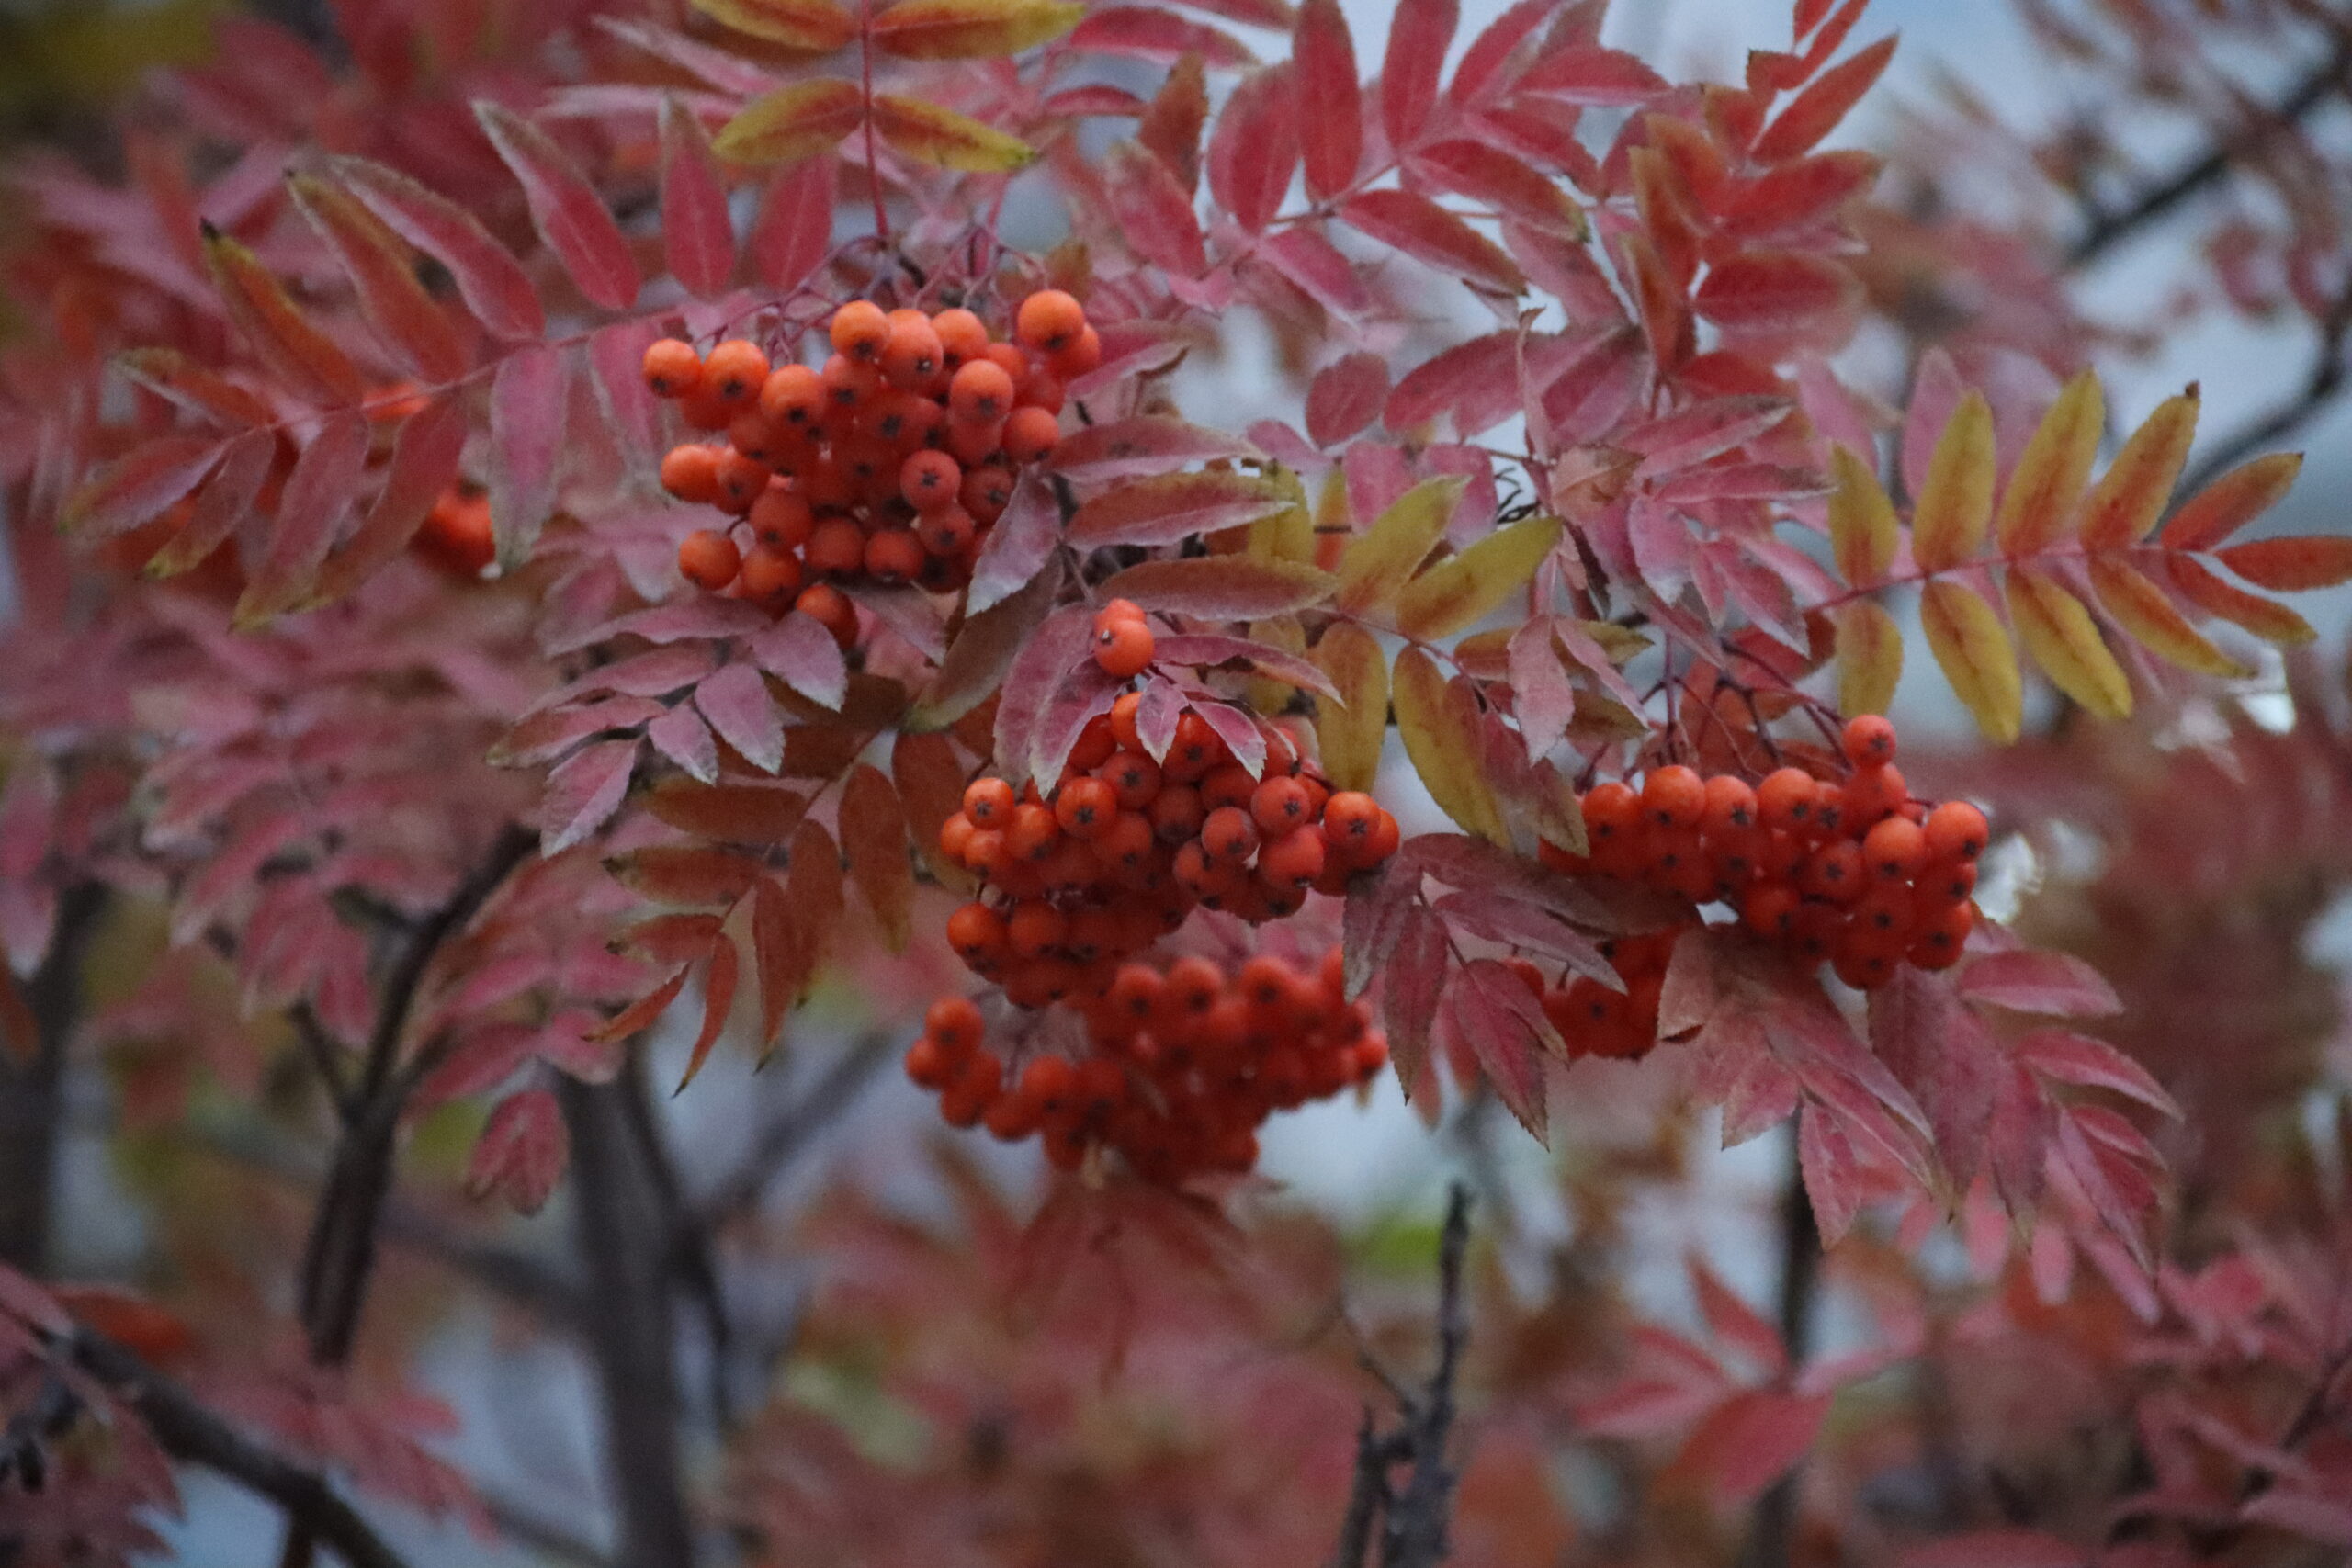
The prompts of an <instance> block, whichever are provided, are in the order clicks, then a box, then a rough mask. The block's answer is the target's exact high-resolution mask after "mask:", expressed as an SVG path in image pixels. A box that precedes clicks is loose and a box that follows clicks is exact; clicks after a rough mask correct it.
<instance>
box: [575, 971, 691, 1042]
mask: <svg viewBox="0 0 2352 1568" xmlns="http://www.w3.org/2000/svg"><path fill="white" fill-rule="evenodd" d="M686 974H687V971H686V970H684V969H680V970H679V971H678V972H677V973H676V974H674V975H673V976H670V977H669V978H668V979H667V980H664V981H662V984H661V985H659V986H657V987H654V988H653V989H652V990H651V991H650V992H648V993H647V994H646V995H644V996H642V997H639V998H638V999H637V1000H635V1001H633V1002H631V1003H629V1005H628V1007H626V1008H623V1009H622V1010H620V1011H619V1012H616V1013H615V1014H614V1015H613V1016H612V1017H611V1018H609V1019H607V1020H605V1023H604V1026H603V1027H602V1028H600V1029H598V1030H597V1031H596V1032H595V1034H594V1036H593V1038H594V1039H596V1040H626V1039H627V1038H628V1037H629V1036H630V1035H632V1034H635V1033H636V1032H638V1031H639V1030H640V1029H643V1028H645V1027H646V1026H647V1025H649V1024H650V1023H651V1022H652V1021H654V1020H655V1019H657V1018H660V1017H661V1016H662V1014H663V1013H665V1012H667V1011H669V1010H670V1004H671V1003H672V1002H674V1001H676V1000H677V999H678V993H679V992H680V991H683V990H684V989H685V988H686Z"/></svg>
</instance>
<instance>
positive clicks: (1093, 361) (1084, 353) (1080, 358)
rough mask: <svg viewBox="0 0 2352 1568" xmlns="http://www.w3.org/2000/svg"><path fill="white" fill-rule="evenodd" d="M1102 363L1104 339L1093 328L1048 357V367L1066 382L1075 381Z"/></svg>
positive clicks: (1089, 328)
mask: <svg viewBox="0 0 2352 1568" xmlns="http://www.w3.org/2000/svg"><path fill="white" fill-rule="evenodd" d="M1102 363H1103V337H1102V334H1101V333H1097V332H1096V331H1095V330H1094V329H1093V328H1092V327H1088V328H1087V329H1086V330H1085V331H1083V332H1081V333H1079V334H1078V339H1077V341H1076V342H1074V343H1071V344H1069V345H1068V346H1066V347H1064V348H1063V349H1061V350H1060V351H1059V352H1057V353H1056V354H1054V355H1050V356H1048V357H1047V359H1046V367H1047V368H1049V369H1050V370H1052V371H1053V373H1054V374H1055V375H1056V376H1057V377H1059V378H1061V379H1063V380H1065V381H1075V380H1077V379H1078V378H1080V376H1083V375H1085V374H1086V373H1087V372H1089V371H1091V370H1092V369H1094V368H1095V367H1098V366H1100V365H1101V364H1102Z"/></svg>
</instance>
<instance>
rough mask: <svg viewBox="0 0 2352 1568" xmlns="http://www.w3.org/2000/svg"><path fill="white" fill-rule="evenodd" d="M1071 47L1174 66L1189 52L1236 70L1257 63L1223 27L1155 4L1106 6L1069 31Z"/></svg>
mask: <svg viewBox="0 0 2352 1568" xmlns="http://www.w3.org/2000/svg"><path fill="white" fill-rule="evenodd" d="M1067 47H1069V48H1070V49H1073V50H1085V51H1090V52H1091V53H1095V54H1118V55H1125V56H1128V57H1130V58H1132V59H1136V60H1148V61H1151V62H1154V63H1156V64H1160V65H1172V64H1174V63H1175V62H1177V61H1179V60H1181V59H1182V58H1183V57H1184V56H1185V55H1187V54H1197V55H1199V56H1200V57H1201V60H1202V62H1203V63H1204V64H1207V65H1211V66H1214V67H1216V69H1218V70H1220V71H1232V70H1236V69H1238V68H1239V67H1241V66H1244V65H1255V64H1257V63H1258V59H1257V56H1255V55H1253V54H1251V53H1250V51H1249V50H1248V49H1247V48H1245V47H1244V46H1243V45H1242V42H1241V40H1240V39H1237V38H1235V37H1234V36H1233V35H1232V34H1231V33H1228V32H1227V31H1226V30H1225V29H1224V28H1213V27H1210V26H1209V25H1208V24H1207V23H1205V22H1196V21H1193V19H1192V18H1191V17H1181V16H1179V15H1177V14H1176V13H1175V12H1173V11H1164V10H1162V9H1160V8H1159V6H1098V7H1096V8H1094V9H1092V10H1091V11H1089V12H1087V14H1086V19H1085V20H1084V21H1082V22H1080V23H1079V24H1078V26H1077V27H1076V28H1073V29H1072V30H1071V32H1070V35H1069V40H1068V44H1067Z"/></svg>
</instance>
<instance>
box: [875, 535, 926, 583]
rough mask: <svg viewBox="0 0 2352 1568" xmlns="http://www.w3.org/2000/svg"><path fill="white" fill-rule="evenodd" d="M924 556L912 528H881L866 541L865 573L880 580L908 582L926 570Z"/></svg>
mask: <svg viewBox="0 0 2352 1568" xmlns="http://www.w3.org/2000/svg"><path fill="white" fill-rule="evenodd" d="M922 558H923V548H922V540H920V539H918V538H916V537H915V536H914V532H913V530H911V529H908V528H883V529H879V530H877V531H876V533H875V535H874V536H873V537H872V538H870V539H868V540H866V541H865V574H866V575H867V576H868V577H871V578H873V579H875V580H876V581H879V582H904V581H907V579H909V578H910V577H912V576H914V575H915V574H916V573H917V572H919V571H921V570H922Z"/></svg>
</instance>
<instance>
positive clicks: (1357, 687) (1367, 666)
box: [1313, 621, 1388, 791]
mask: <svg viewBox="0 0 2352 1568" xmlns="http://www.w3.org/2000/svg"><path fill="white" fill-rule="evenodd" d="M1313 657H1314V660H1315V666H1316V668H1317V669H1318V670H1320V671H1323V673H1325V674H1326V675H1329V677H1331V684H1333V685H1334V686H1337V687H1338V688H1339V689H1340V700H1341V702H1344V703H1345V704H1346V706H1344V707H1342V706H1341V705H1340V703H1331V702H1322V701H1317V703H1316V705H1315V739H1316V743H1317V747H1318V748H1319V749H1320V750H1321V751H1322V753H1323V773H1324V776H1325V777H1327V778H1329V780H1330V781H1331V787H1332V788H1333V789H1357V790H1365V791H1369V790H1370V789H1371V788H1372V786H1373V783H1374V780H1375V779H1376V778H1377V777H1378V776H1379V773H1380V751H1381V747H1382V746H1383V745H1384V744H1385V742H1386V740H1387V738H1388V660H1387V657H1386V656H1385V655H1384V654H1383V653H1382V652H1381V651H1380V644H1379V642H1378V641H1377V640H1375V639H1374V637H1373V635H1372V634H1371V633H1370V632H1368V631H1366V630H1364V629H1363V627H1362V626H1356V625H1355V624H1353V623H1352V622H1349V621H1338V622H1335V623H1333V624H1332V626H1330V627H1329V629H1328V630H1326V631H1325V632H1324V634H1323V640H1322V641H1320V642H1318V643H1317V644H1316V645H1315V652H1314V655H1313Z"/></svg>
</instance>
